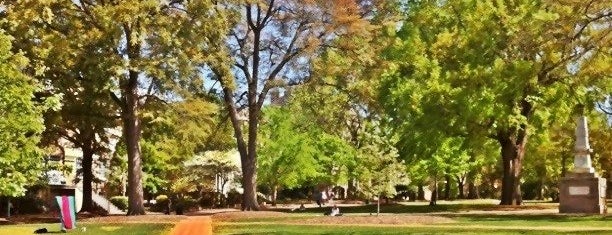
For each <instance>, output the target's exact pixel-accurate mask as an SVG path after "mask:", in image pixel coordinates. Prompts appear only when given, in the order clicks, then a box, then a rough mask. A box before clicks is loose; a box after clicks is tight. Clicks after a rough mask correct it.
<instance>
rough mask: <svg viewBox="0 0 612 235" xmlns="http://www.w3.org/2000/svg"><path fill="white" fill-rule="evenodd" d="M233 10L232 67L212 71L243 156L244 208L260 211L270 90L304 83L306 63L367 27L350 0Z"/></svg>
mask: <svg viewBox="0 0 612 235" xmlns="http://www.w3.org/2000/svg"><path fill="white" fill-rule="evenodd" d="M232 7H236V8H238V9H241V11H243V12H244V14H243V15H242V18H241V20H240V22H239V23H238V25H237V26H236V27H234V29H233V30H232V32H231V33H230V41H229V42H228V49H227V51H228V54H230V55H231V56H232V58H234V61H235V64H234V66H233V67H232V68H228V67H223V66H221V65H220V64H223V63H218V65H217V66H216V67H215V66H213V67H211V70H212V71H213V72H214V74H215V76H216V77H217V79H218V80H219V81H220V82H221V86H222V89H223V97H224V102H225V105H226V107H227V111H228V112H229V114H230V119H231V122H232V127H233V129H234V136H235V137H236V143H237V147H238V152H239V153H240V156H241V162H242V174H243V177H242V185H243V188H244V194H243V200H242V203H243V204H242V209H243V210H258V209H259V205H258V203H257V192H256V185H257V143H258V140H257V129H258V124H259V120H260V118H261V117H260V116H261V108H262V106H263V104H264V102H265V100H266V96H267V94H268V91H269V90H270V89H272V88H274V87H278V86H282V85H290V84H292V83H299V82H301V81H303V80H304V79H305V78H307V77H308V75H309V74H308V73H309V70H310V69H309V67H308V62H309V61H310V60H311V58H312V57H313V56H314V55H317V54H318V53H320V51H321V49H322V48H323V47H324V46H325V45H329V43H330V42H331V41H332V40H333V38H336V37H338V35H344V34H351V33H357V32H359V27H367V25H368V24H367V21H366V20H364V19H363V18H362V17H361V15H360V6H359V5H358V4H357V3H356V2H355V1H350V0H342V1H296V0H260V1H244V2H240V4H237V5H232ZM223 61H227V60H223ZM232 73H233V76H232ZM241 88H242V89H244V90H245V91H244V92H243V90H242V89H241ZM243 95H244V96H246V99H245V100H244V101H243V100H242V97H243ZM236 97H240V98H236ZM242 104H244V105H245V106H246V108H247V109H246V111H247V112H248V119H247V125H246V128H247V131H246V132H245V133H246V135H247V136H246V138H245V137H244V136H243V135H244V133H243V131H242V128H243V126H242V123H241V121H240V119H239V110H240V106H241V105H242Z"/></svg>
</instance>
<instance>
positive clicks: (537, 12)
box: [380, 1, 610, 195]
mask: <svg viewBox="0 0 612 235" xmlns="http://www.w3.org/2000/svg"><path fill="white" fill-rule="evenodd" d="M578 11H581V12H587V13H586V14H583V13H580V14H579V13H577V12H578ZM605 12H607V7H605V6H604V5H602V4H601V3H595V4H593V5H591V4H587V3H583V2H578V1H562V3H559V2H552V1H536V2H533V1H513V2H500V1H446V2H436V1H418V2H410V3H407V5H406V12H405V14H406V20H404V21H403V24H402V27H401V29H400V30H399V31H398V33H397V39H396V40H395V42H394V44H393V45H392V46H391V47H390V48H389V49H388V50H387V51H385V57H386V58H388V59H389V60H390V63H389V67H388V69H387V71H386V72H385V73H384V74H383V77H382V85H381V87H380V90H381V92H380V100H381V103H382V104H383V107H385V110H386V113H388V114H389V115H390V117H391V118H392V122H393V123H394V125H395V127H396V130H397V133H398V135H399V139H400V145H399V146H398V148H399V150H400V154H402V155H403V156H405V157H408V158H410V157H414V156H417V157H418V156H424V157H429V156H432V157H434V158H435V156H436V152H437V151H438V150H440V147H439V146H443V147H444V146H445V144H444V143H446V142H447V141H448V138H452V139H455V140H452V141H453V142H456V141H459V142H456V143H455V144H454V145H457V146H461V148H462V149H464V150H470V151H469V152H468V153H469V154H470V155H474V156H475V157H476V156H486V155H488V153H490V152H491V151H490V150H488V149H493V148H494V147H495V146H492V145H493V144H495V142H491V141H485V139H486V138H492V139H493V140H495V141H498V142H500V143H501V142H504V141H506V142H508V141H509V142H511V143H512V146H518V147H513V148H514V149H513V150H511V151H514V153H515V156H511V155H506V156H503V158H502V159H505V160H508V159H513V161H516V162H515V163H518V164H514V165H513V166H516V168H513V169H509V172H514V173H512V174H514V175H521V174H520V172H521V167H520V162H521V161H522V160H523V155H522V154H521V153H520V150H519V149H521V148H523V147H525V145H526V143H527V139H528V137H529V136H531V135H532V134H533V133H537V132H538V131H544V130H545V129H546V128H547V127H548V126H549V125H551V123H554V122H556V121H559V120H566V117H568V116H571V115H572V112H573V111H574V110H575V108H574V107H576V106H577V105H579V104H583V105H584V104H588V103H589V101H588V100H589V99H592V97H602V96H601V94H602V91H605V90H606V89H609V87H610V82H609V76H607V75H605V74H606V71H609V66H607V67H606V66H602V63H604V61H609V55H608V53H606V51H608V50H609V44H608V43H606V41H609V32H610V28H609V25H608V24H607V23H603V21H605V20H604V18H606V17H605V16H603V15H605ZM587 15H595V16H599V17H595V18H593V19H587V17H588V16H587ZM551 25H554V27H551ZM597 25H599V26H597ZM602 25H606V26H602ZM577 26H579V27H580V28H583V30H580V31H578V32H577V31H576V30H575V29H576V27H577ZM600 26H601V27H600ZM579 48H580V49H579ZM576 51H579V52H576ZM608 74H609V73H608ZM603 93H605V92H603ZM589 97H591V98H589ZM456 138H460V139H462V140H457V139H456ZM477 143H480V144H481V145H483V146H485V149H487V151H480V150H479V149H481V148H480V147H478V146H477ZM441 150H442V152H448V151H447V150H444V148H442V149H441ZM474 150H475V152H474ZM451 152H455V151H451ZM506 152H508V151H506ZM438 156H439V155H438ZM459 156H463V155H462V154H460V155H459ZM530 157H531V156H530ZM440 160H443V159H440ZM434 162H436V161H434ZM505 165H507V164H505ZM508 177H512V176H511V174H508ZM511 180H512V179H511ZM516 180H517V181H518V180H519V179H516ZM505 182H506V181H505ZM510 182H512V181H510ZM511 184H512V183H511ZM515 185H518V184H515ZM512 187H515V186H510V187H509V188H510V189H512ZM504 188H507V187H504ZM505 195H511V193H510V194H509V193H506V194H505Z"/></svg>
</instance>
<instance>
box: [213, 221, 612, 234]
mask: <svg viewBox="0 0 612 235" xmlns="http://www.w3.org/2000/svg"><path fill="white" fill-rule="evenodd" d="M611 233H612V230H608V231H588V230H587V231H555V230H542V229H541V230H532V229H529V228H524V229H519V228H514V229H500V228H486V227H483V228H476V227H461V226H457V227H450V226H448V227H447V226H445V227H417V226H414V227H413V226H385V227H382V226H337V225H283V224H241V225H227V226H219V227H217V228H216V229H215V234H327V235H332V234H338V235H342V234H368V235H369V234H611Z"/></svg>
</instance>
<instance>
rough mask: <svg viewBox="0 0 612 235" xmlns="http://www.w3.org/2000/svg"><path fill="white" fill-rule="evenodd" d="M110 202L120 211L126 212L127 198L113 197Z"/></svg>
mask: <svg viewBox="0 0 612 235" xmlns="http://www.w3.org/2000/svg"><path fill="white" fill-rule="evenodd" d="M110 202H111V203H113V205H115V206H116V207H117V208H119V209H120V210H123V211H124V210H127V208H128V198H127V197H125V196H114V197H111V198H110Z"/></svg>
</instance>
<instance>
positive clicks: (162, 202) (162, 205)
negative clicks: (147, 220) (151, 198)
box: [151, 194, 170, 212]
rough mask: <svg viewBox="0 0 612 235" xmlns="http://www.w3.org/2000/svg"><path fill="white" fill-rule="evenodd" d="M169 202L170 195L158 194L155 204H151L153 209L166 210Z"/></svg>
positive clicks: (157, 210)
mask: <svg viewBox="0 0 612 235" xmlns="http://www.w3.org/2000/svg"><path fill="white" fill-rule="evenodd" d="M168 203H170V200H169V199H168V196H166V195H163V194H161V195H158V196H157V197H155V205H152V206H151V211H156V212H166V210H167V209H168Z"/></svg>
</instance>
